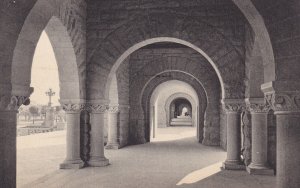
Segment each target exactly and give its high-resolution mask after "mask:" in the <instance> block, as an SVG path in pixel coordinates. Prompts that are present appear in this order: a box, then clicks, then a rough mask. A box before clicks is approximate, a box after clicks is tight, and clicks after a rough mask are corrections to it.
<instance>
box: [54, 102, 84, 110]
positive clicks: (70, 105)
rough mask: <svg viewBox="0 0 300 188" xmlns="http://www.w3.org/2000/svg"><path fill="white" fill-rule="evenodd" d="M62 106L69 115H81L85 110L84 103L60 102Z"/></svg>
mask: <svg viewBox="0 0 300 188" xmlns="http://www.w3.org/2000/svg"><path fill="white" fill-rule="evenodd" d="M60 104H61V106H62V109H63V110H64V111H65V112H67V113H79V112H81V111H82V110H84V106H85V105H84V104H82V103H71V102H70V103H66V102H62V101H60Z"/></svg>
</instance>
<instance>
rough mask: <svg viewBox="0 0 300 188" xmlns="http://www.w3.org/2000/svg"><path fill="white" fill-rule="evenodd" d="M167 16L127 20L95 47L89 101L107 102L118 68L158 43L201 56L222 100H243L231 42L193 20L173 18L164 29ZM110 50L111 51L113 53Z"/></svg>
mask: <svg viewBox="0 0 300 188" xmlns="http://www.w3.org/2000/svg"><path fill="white" fill-rule="evenodd" d="M170 14H172V13H170ZM170 14H169V13H157V14H156V13H155V14H153V15H152V14H151V24H149V23H148V21H147V20H148V19H147V17H143V16H142V17H138V18H136V19H133V20H129V21H128V22H127V23H124V24H123V25H121V26H119V27H118V28H116V29H115V30H114V31H112V32H111V33H110V34H109V35H108V36H107V37H106V38H104V39H103V40H102V41H101V43H100V42H99V43H98V45H97V44H96V46H97V47H96V48H95V50H94V51H92V52H91V53H90V55H89V56H88V61H89V64H88V67H87V68H88V70H89V71H90V72H91V74H90V75H88V76H89V77H88V79H89V80H97V82H95V83H91V84H90V85H89V86H88V87H89V88H88V90H87V91H88V95H89V96H88V97H89V99H90V100H97V99H98V100H101V99H106V100H107V99H108V93H109V92H108V89H109V86H110V82H111V79H112V75H113V74H114V73H115V71H116V70H117V69H118V67H119V65H120V64H121V63H122V62H123V61H124V60H125V59H126V58H127V57H128V56H129V55H130V54H131V53H133V52H134V51H136V50H138V49H140V48H141V47H144V46H146V45H149V44H153V43H159V42H171V43H178V44H182V45H184V46H187V47H190V48H192V49H193V50H195V51H197V52H198V53H200V54H202V55H203V56H204V57H205V58H206V59H207V60H208V61H209V62H210V64H211V65H212V67H213V68H214V70H215V71H216V74H217V75H218V78H219V81H220V83H221V86H222V98H230V99H236V98H238V99H239V98H243V97H244V88H245V84H244V82H243V80H244V61H243V56H242V54H241V53H240V52H239V50H238V49H237V47H236V46H235V45H233V43H232V41H230V40H229V39H227V38H226V37H225V36H224V35H223V34H222V33H221V32H220V31H219V30H217V29H216V28H214V27H213V26H211V25H208V24H207V23H205V22H201V21H200V20H197V19H195V18H193V17H186V16H182V15H174V16H176V19H175V20H174V22H172V23H171V25H172V26H170V27H167V26H169V25H170V23H168V20H169V19H168V18H170ZM175 28H181V29H180V30H179V31H178V30H176V29H175ZM129 39H130V40H129ZM111 49H114V50H113V52H112V51H111ZM100 62H101V63H100ZM101 64H105V69H103V68H100V67H103V65H101ZM228 72H231V73H232V74H228ZM225 75H226V76H225ZM100 88H105V90H100Z"/></svg>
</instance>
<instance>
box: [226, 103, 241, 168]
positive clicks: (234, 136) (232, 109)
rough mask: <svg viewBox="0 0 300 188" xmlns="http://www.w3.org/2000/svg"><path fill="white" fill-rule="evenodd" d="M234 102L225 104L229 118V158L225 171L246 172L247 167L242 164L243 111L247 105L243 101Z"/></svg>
mask: <svg viewBox="0 0 300 188" xmlns="http://www.w3.org/2000/svg"><path fill="white" fill-rule="evenodd" d="M234 101H235V100H234ZM234 101H230V102H226V103H224V109H225V111H226V118H227V158H226V161H225V162H224V163H223V169H225V170H244V169H245V166H244V165H243V163H242V162H241V111H242V110H243V109H244V108H245V105H244V104H243V103H242V101H238V102H240V103H238V102H234Z"/></svg>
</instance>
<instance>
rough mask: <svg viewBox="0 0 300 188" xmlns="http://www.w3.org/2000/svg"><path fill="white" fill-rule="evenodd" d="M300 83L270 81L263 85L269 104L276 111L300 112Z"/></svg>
mask: <svg viewBox="0 0 300 188" xmlns="http://www.w3.org/2000/svg"><path fill="white" fill-rule="evenodd" d="M298 85H299V83H294V84H293V82H292V83H289V82H279V83H275V82H270V83H266V84H263V85H262V91H263V92H264V94H265V100H266V102H267V104H268V105H269V106H270V107H271V108H272V109H273V110H274V111H275V113H277V114H278V113H300V87H298Z"/></svg>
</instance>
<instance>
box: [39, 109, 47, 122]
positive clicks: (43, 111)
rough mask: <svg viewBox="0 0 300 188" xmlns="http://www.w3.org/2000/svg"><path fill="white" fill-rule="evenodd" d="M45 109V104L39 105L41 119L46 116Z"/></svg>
mask: <svg viewBox="0 0 300 188" xmlns="http://www.w3.org/2000/svg"><path fill="white" fill-rule="evenodd" d="M46 111H47V106H42V107H41V112H40V113H41V116H42V119H43V118H45V117H46Z"/></svg>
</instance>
